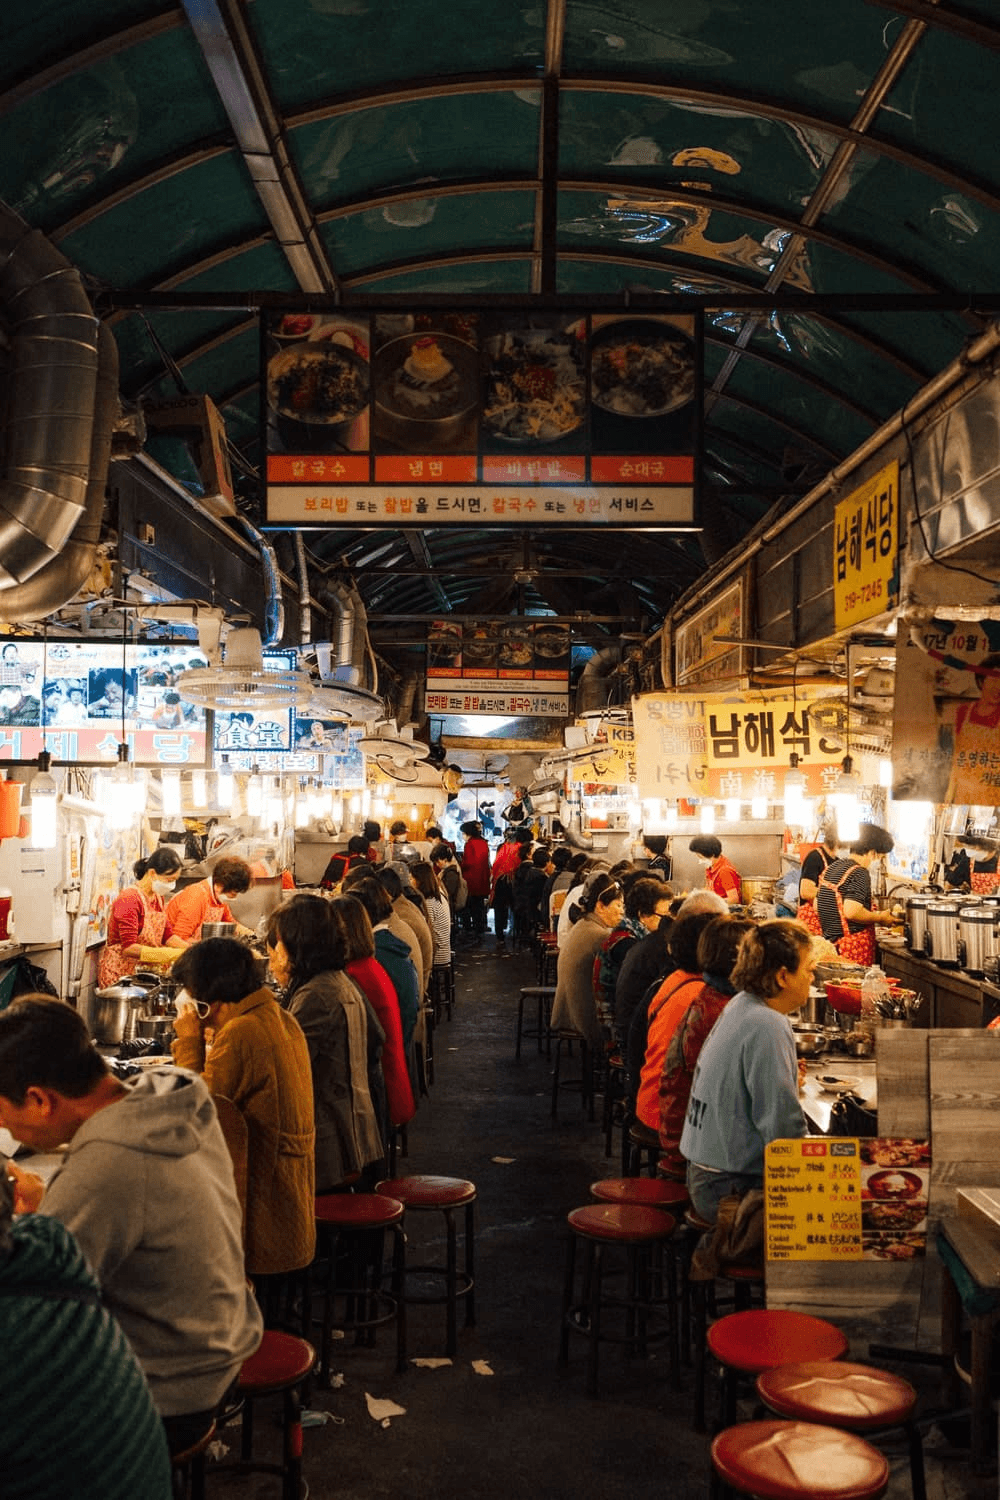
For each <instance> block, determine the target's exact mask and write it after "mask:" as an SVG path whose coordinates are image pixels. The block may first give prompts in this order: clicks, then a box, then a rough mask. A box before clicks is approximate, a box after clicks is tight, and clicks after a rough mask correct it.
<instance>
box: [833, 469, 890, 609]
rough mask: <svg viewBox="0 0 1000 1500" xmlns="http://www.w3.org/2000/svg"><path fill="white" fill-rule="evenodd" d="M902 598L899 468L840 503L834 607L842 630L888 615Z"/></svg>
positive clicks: (835, 536)
mask: <svg viewBox="0 0 1000 1500" xmlns="http://www.w3.org/2000/svg"><path fill="white" fill-rule="evenodd" d="M898 594H899V464H898V462H897V461H896V460H895V459H893V461H892V463H890V464H886V466H885V468H884V469H880V470H879V472H878V473H877V474H875V475H873V476H872V478H871V479H869V480H867V481H866V482H865V483H864V484H863V485H861V486H860V487H859V488H858V489H856V490H855V491H854V492H853V493H852V494H850V495H848V497H847V499H846V500H841V501H840V503H839V504H838V505H837V507H836V509H835V511H834V519H833V602H834V621H835V624H836V627H837V629H838V630H842V629H844V627H845V626H848V625H856V624H858V622H859V621H861V620H870V619H871V618H872V616H873V615H881V614H884V613H885V611H886V610H887V609H891V608H892V607H894V605H895V604H896V603H897V599H898Z"/></svg>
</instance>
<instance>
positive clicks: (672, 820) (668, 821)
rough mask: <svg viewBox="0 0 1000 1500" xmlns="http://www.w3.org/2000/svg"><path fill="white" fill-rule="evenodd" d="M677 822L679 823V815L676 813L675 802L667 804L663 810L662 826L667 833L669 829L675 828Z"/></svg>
mask: <svg viewBox="0 0 1000 1500" xmlns="http://www.w3.org/2000/svg"><path fill="white" fill-rule="evenodd" d="M679 821H680V814H679V813H678V811H677V803H676V802H668V803H667V805H666V807H665V808H664V810H663V826H664V828H665V829H666V830H667V832H668V833H669V832H670V830H671V829H673V828H676V827H677V824H678V822H679Z"/></svg>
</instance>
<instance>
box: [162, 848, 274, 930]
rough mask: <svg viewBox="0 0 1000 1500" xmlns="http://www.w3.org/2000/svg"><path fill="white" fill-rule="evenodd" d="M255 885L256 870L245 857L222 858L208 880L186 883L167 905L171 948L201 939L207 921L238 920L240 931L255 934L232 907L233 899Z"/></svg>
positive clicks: (213, 868)
mask: <svg viewBox="0 0 1000 1500" xmlns="http://www.w3.org/2000/svg"><path fill="white" fill-rule="evenodd" d="M252 885H253V871H252V870H251V869H250V866H249V865H248V864H247V862H246V860H245V859H220V860H219V861H218V862H217V863H216V864H215V865H213V867H212V873H211V875H209V876H208V878H207V879H206V880H199V881H198V882H197V883H196V884H195V885H188V886H185V887H184V889H183V890H182V891H178V892H177V895H176V896H175V897H174V898H173V900H172V901H170V902H169V903H168V905H167V938H166V946H167V947H168V948H187V947H190V945H191V944H192V943H197V942H198V941H199V940H200V938H201V928H202V924H203V923H204V922H234V923H236V931H237V932H238V933H240V934H243V935H244V936H248V937H249V936H252V933H251V929H250V928H249V927H243V926H241V925H240V923H239V922H237V921H236V918H235V917H234V916H233V914H232V912H231V911H230V910H229V902H230V901H232V900H234V899H235V897H237V896H242V895H243V893H244V891H248V890H249V889H250V887H251V886H252Z"/></svg>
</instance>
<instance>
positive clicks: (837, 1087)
mask: <svg viewBox="0 0 1000 1500" xmlns="http://www.w3.org/2000/svg"><path fill="white" fill-rule="evenodd" d="M816 1083H817V1084H818V1086H819V1088H820V1090H821V1092H822V1093H824V1094H836V1095H837V1096H838V1097H839V1096H840V1095H841V1094H856V1093H857V1091H858V1080H857V1079H856V1078H841V1077H840V1076H839V1075H837V1074H834V1073H820V1074H819V1076H818V1077H817V1079H816Z"/></svg>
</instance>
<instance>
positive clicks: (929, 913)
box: [924, 901, 962, 969]
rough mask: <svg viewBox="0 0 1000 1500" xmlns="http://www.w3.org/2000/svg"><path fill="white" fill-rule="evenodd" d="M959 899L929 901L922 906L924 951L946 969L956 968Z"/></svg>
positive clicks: (960, 904)
mask: <svg viewBox="0 0 1000 1500" xmlns="http://www.w3.org/2000/svg"><path fill="white" fill-rule="evenodd" d="M961 907H962V903H961V902H960V901H931V902H928V904H927V906H926V907H925V908H924V914H925V917H926V920H927V931H926V933H925V935H924V952H925V953H926V954H927V955H928V957H930V958H932V959H933V960H934V962H935V963H936V964H941V965H942V967H944V968H946V969H957V968H958V913H959V911H960V910H961Z"/></svg>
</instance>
